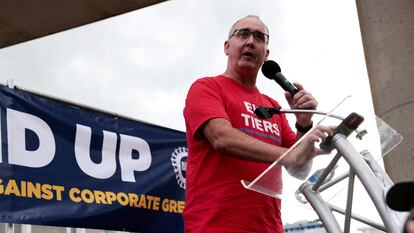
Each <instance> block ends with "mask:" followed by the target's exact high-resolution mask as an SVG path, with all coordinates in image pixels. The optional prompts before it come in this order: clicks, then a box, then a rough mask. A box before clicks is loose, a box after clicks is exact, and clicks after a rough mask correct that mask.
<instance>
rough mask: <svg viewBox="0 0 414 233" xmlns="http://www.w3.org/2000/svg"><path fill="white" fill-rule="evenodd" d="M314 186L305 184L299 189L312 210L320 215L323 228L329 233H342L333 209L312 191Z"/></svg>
mask: <svg viewBox="0 0 414 233" xmlns="http://www.w3.org/2000/svg"><path fill="white" fill-rule="evenodd" d="M311 186H312V184H309V183H304V184H302V185H301V186H300V187H299V190H300V191H301V192H302V193H303V195H304V196H305V197H306V199H307V200H308V201H309V204H311V206H312V208H313V209H314V210H315V211H316V213H318V215H319V218H320V219H321V221H322V223H323V226H324V227H325V229H326V230H327V231H328V232H329V233H342V230H341V227H340V226H339V224H338V221H336V218H335V216H334V215H333V214H332V211H331V209H330V208H329V206H328V205H327V204H326V202H325V201H324V200H323V199H322V198H321V196H320V195H319V193H318V192H315V191H312V188H311Z"/></svg>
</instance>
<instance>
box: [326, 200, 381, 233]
mask: <svg viewBox="0 0 414 233" xmlns="http://www.w3.org/2000/svg"><path fill="white" fill-rule="evenodd" d="M329 208H331V209H332V211H335V212H337V213H340V214H343V215H345V211H344V210H343V209H341V208H339V207H337V206H334V205H329ZM351 218H353V219H355V220H357V221H359V222H362V223H365V224H367V225H368V226H371V227H374V228H376V229H378V230H381V231H384V232H386V230H385V227H384V225H381V224H379V223H376V222H374V221H371V220H369V219H367V218H364V217H362V216H360V215H356V214H352V215H351Z"/></svg>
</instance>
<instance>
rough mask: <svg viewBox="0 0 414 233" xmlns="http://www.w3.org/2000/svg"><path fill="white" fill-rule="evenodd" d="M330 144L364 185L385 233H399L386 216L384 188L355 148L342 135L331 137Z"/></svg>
mask: <svg viewBox="0 0 414 233" xmlns="http://www.w3.org/2000/svg"><path fill="white" fill-rule="evenodd" d="M332 143H333V144H334V146H335V148H336V149H337V151H338V152H339V153H341V154H342V156H343V157H344V159H345V160H346V161H347V162H348V164H349V166H350V167H352V169H354V171H355V174H356V175H357V176H358V178H359V180H360V181H361V183H362V184H363V185H364V187H365V189H366V190H367V192H368V194H369V196H370V197H371V200H372V201H373V203H374V205H375V207H376V208H377V211H378V213H379V214H380V216H381V219H382V221H383V222H384V225H385V228H386V229H387V232H390V233H399V230H398V229H397V227H396V226H395V225H394V223H393V221H392V219H391V218H390V216H389V215H388V212H387V208H386V205H385V201H384V196H383V190H384V188H383V186H382V184H381V183H380V182H379V181H378V180H377V179H376V177H375V176H374V175H373V172H372V170H371V168H370V167H369V166H368V165H367V163H366V162H365V160H364V159H363V158H362V157H361V155H360V154H359V153H358V152H357V151H356V150H355V148H354V147H353V146H352V145H351V143H350V142H349V141H348V140H347V139H346V137H345V136H344V135H341V134H337V135H335V136H334V137H333V140H332Z"/></svg>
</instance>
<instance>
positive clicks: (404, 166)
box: [356, 0, 414, 182]
mask: <svg viewBox="0 0 414 233" xmlns="http://www.w3.org/2000/svg"><path fill="white" fill-rule="evenodd" d="M356 3H357V9H358V16H359V21H360V26H361V34H362V40H363V44H364V51H365V60H366V63H367V69H368V75H369V79H370V86H371V91H372V97H373V102H374V108H375V113H376V115H377V116H379V117H380V118H381V119H383V120H384V121H385V122H386V123H388V124H389V125H390V126H392V127H393V128H394V129H396V130H397V131H398V132H400V134H402V136H403V137H404V140H403V142H402V143H401V144H400V145H399V146H398V147H397V148H396V149H394V151H392V152H391V153H390V154H389V155H388V156H387V157H386V158H385V160H384V163H385V169H386V171H387V173H388V174H389V175H390V176H391V178H392V179H393V180H394V182H398V181H405V180H414V172H413V170H414V1H413V0H356Z"/></svg>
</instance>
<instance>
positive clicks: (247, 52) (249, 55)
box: [242, 51, 256, 58]
mask: <svg viewBox="0 0 414 233" xmlns="http://www.w3.org/2000/svg"><path fill="white" fill-rule="evenodd" d="M242 56H245V57H249V58H256V56H255V54H254V53H252V52H249V51H246V52H244V53H242Z"/></svg>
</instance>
